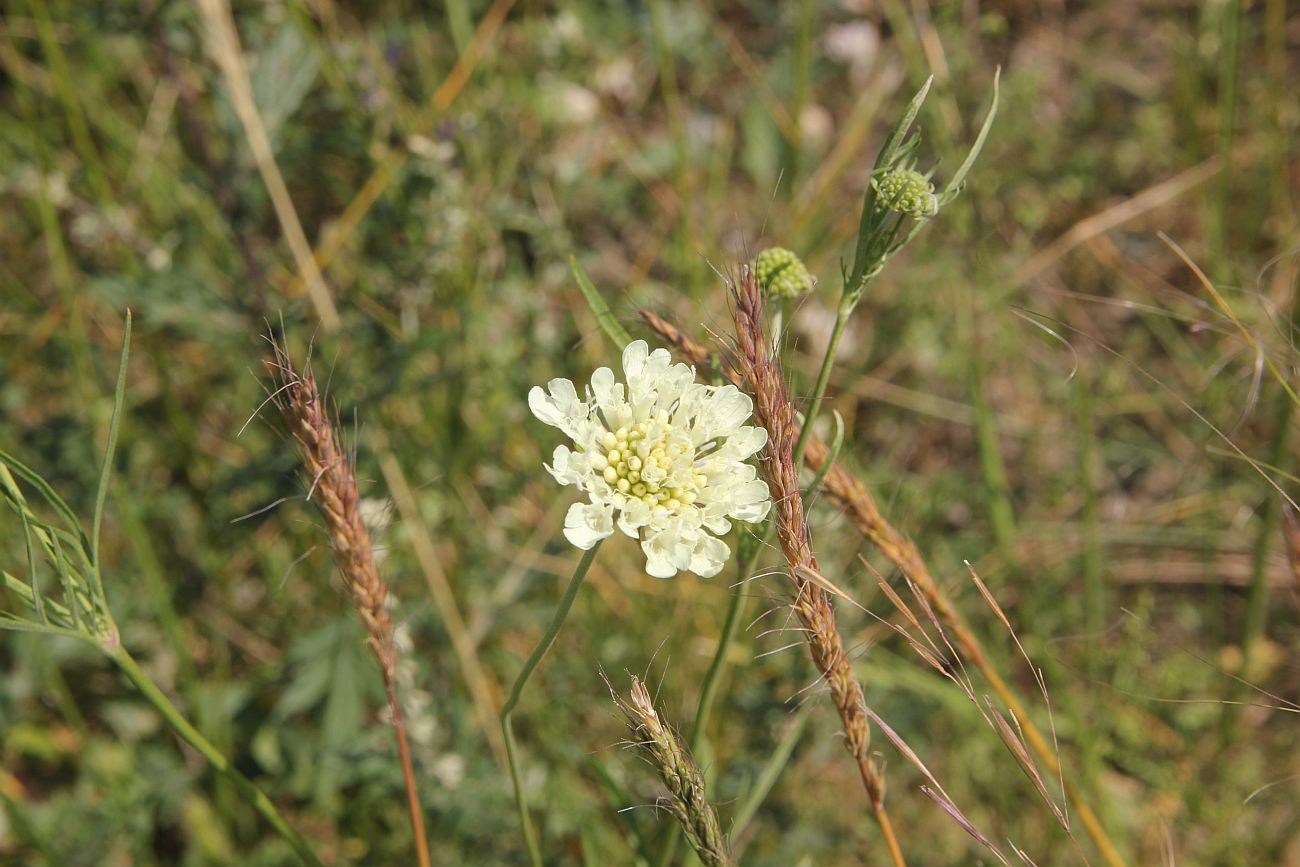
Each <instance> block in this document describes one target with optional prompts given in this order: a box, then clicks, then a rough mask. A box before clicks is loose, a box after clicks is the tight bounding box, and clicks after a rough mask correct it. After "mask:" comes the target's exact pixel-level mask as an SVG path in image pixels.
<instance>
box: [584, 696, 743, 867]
mask: <svg viewBox="0 0 1300 867" xmlns="http://www.w3.org/2000/svg"><path fill="white" fill-rule="evenodd" d="M606 685H609V681H608V680H607V681H606ZM609 686H610V690H609V691H610V695H611V696H612V697H613V698H614V703H615V704H617V705H618V707H619V709H620V710H621V711H623V714H624V715H625V716H626V717H627V726H628V729H629V730H630V731H631V733H632V741H631V742H630V746H633V747H636V748H637V749H639V750H640V751H641V752H642V753H644V754H645V756H646V758H647V759H648V760H649V762H650V764H652V765H654V767H655V770H656V771H658V773H659V778H660V779H661V780H663V782H664V785H666V786H667V787H668V792H669V796H668V798H666V799H663V802H662V805H663V806H665V807H666V808H667V809H668V811H669V812H671V813H672V814H673V816H674V817H675V818H676V819H677V821H678V823H679V824H680V825H681V826H682V831H683V832H684V833H685V835H686V839H687V840H688V841H689V842H690V844H691V846H692V847H693V848H694V849H695V852H696V854H697V855H699V857H700V861H701V862H702V863H703V864H704V865H705V867H731V865H733V864H735V860H734V859H733V858H732V856H731V847H730V846H729V845H728V843H727V837H726V835H725V834H723V833H722V825H721V824H720V823H719V821H718V813H717V811H716V810H715V809H714V808H713V805H712V804H710V803H709V799H708V796H707V793H706V791H705V787H704V774H702V773H701V772H700V768H699V766H698V765H697V764H696V763H695V759H694V758H693V757H692V756H691V754H690V751H689V750H687V748H686V745H685V744H684V743H682V739H681V738H680V737H679V736H678V734H677V732H675V731H673V729H672V728H671V727H669V726H668V725H666V724H665V723H664V721H663V720H662V719H661V718H660V716H659V712H658V711H657V710H656V709H655V705H654V699H652V698H651V697H650V691H649V690H648V689H646V685H645V683H644V682H643V681H642V680H641V679H640V678H639V677H637V676H636V675H633V676H632V687H631V689H629V690H628V694H627V697H626V698H624V697H623V696H621V695H619V694H618V693H617V692H615V691H614V688H613V686H612V685H609Z"/></svg>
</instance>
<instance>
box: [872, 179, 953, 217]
mask: <svg viewBox="0 0 1300 867" xmlns="http://www.w3.org/2000/svg"><path fill="white" fill-rule="evenodd" d="M871 183H872V185H874V186H875V188H876V195H878V196H879V197H880V204H882V205H883V206H884V207H886V208H888V209H889V210H891V211H897V212H898V213H900V214H907V215H909V216H912V217H933V216H934V215H935V214H936V213H938V212H939V199H938V197H936V196H935V194H934V185H933V184H931V183H930V182H929V181H928V180H927V179H926V177H925V175H923V174H921V173H920V172H918V171H916V170H915V169H895V170H894V171H892V172H889V173H888V174H886V175H885V176H884V177H882V178H878V179H876V180H874V181H872V182H871Z"/></svg>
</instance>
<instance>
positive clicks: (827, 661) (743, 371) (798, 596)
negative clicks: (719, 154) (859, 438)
mask: <svg viewBox="0 0 1300 867" xmlns="http://www.w3.org/2000/svg"><path fill="white" fill-rule="evenodd" d="M732 300H733V305H734V315H735V321H736V350H737V353H736V354H737V361H736V370H735V372H736V373H738V374H739V375H740V377H739V378H740V380H741V382H743V384H744V387H745V388H746V389H747V390H748V391H749V392H750V394H751V395H752V396H753V398H754V417H755V418H756V419H757V420H758V423H759V424H761V425H762V426H763V427H764V428H766V429H767V434H768V440H767V446H766V448H765V449H764V457H763V462H762V466H763V472H764V475H765V476H766V478H767V482H768V485H769V487H771V489H772V501H773V504H774V506H775V518H774V521H775V524H776V532H777V538H778V539H779V540H780V543H781V551H782V552H783V553H784V554H785V559H786V563H787V564H788V565H789V567H790V570H789V573H788V574H789V577H790V581H791V583H792V584H793V587H794V599H793V601H792V602H791V606H792V607H793V608H794V611H795V614H796V615H797V616H798V618H799V621H800V623H801V624H802V625H803V628H804V637H805V639H806V641H807V643H808V649H809V651H810V653H811V655H812V659H813V664H814V665H816V666H817V670H818V671H819V672H820V673H821V676H822V678H823V679H824V680H825V681H826V684H827V686H828V687H829V688H830V694H831V700H832V701H833V702H834V704H835V708H836V710H837V711H839V715H840V721H841V723H842V724H843V728H844V736H845V747H846V748H847V749H848V751H849V754H850V755H852V756H853V758H854V761H856V762H857V765H858V772H859V774H860V775H861V777H862V785H863V788H864V789H866V792H867V796H868V797H869V798H870V799H871V806H872V809H873V810H874V811H875V813H876V817H877V819H878V820H879V821H880V826H881V829H882V831H883V832H884V833H885V837H886V841H887V842H888V843H889V844H890V854H891V856H892V857H893V858H894V862H895V863H896V864H901V863H903V859H902V854H901V852H900V851H899V850H898V844H897V841H896V840H895V839H894V836H893V831H892V828H891V826H890V824H889V820H888V817H887V815H886V813H885V811H884V801H885V783H884V778H883V777H882V776H881V774H880V770H879V768H878V767H877V766H876V762H875V760H874V758H873V757H872V755H871V724H870V721H869V720H868V717H867V712H866V701H865V699H864V698H863V695H862V686H861V684H859V683H858V679H857V677H855V676H854V674H853V668H852V666H851V665H850V664H849V658H848V655H847V654H846V653H845V651H844V642H843V640H842V639H841V638H840V633H839V628H838V627H837V625H836V622H835V609H834V608H833V607H832V606H831V602H830V597H829V596H828V595H827V594H826V592H825V591H824V590H822V588H821V587H819V586H818V585H817V584H816V583H814V582H813V581H811V580H809V579H808V578H807V577H805V575H806V574H807V572H808V571H811V572H813V573H820V571H821V570H820V569H819V568H818V565H817V558H816V556H815V555H814V553H813V549H812V537H811V534H810V533H809V530H808V521H807V517H806V514H805V512H804V503H803V497H802V495H801V494H800V491H799V471H798V468H797V467H796V466H795V464H794V447H795V442H796V441H797V440H798V438H799V428H798V425H797V424H796V422H795V414H794V407H793V405H792V404H791V403H790V398H789V395H788V393H787V391H786V385H785V378H784V377H783V376H782V374H781V369H780V367H779V366H778V365H777V363H776V361H775V360H774V359H773V358H772V355H771V352H770V349H769V346H768V341H767V335H766V334H765V332H764V330H763V295H762V290H761V288H760V287H759V285H758V281H757V279H756V278H755V276H754V274H753V272H752V271H751V270H750V269H749V268H742V270H741V273H740V276H739V279H738V280H736V281H735V283H733V285H732Z"/></svg>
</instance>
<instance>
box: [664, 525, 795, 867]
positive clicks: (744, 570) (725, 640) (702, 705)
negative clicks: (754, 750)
mask: <svg viewBox="0 0 1300 867" xmlns="http://www.w3.org/2000/svg"><path fill="white" fill-rule="evenodd" d="M771 527H772V525H771V523H770V522H769V523H768V524H767V527H766V529H765V530H764V532H763V537H762V538H763V541H764V542H766V541H767V537H768V534H769V533H770V531H771ZM742 550H743V549H742ZM752 550H753V555H752V556H749V557H744V558H740V557H738V558H737V560H736V566H737V569H736V571H737V573H738V574H739V575H740V583H739V584H737V585H736V587H735V589H734V590H733V591H732V593H731V601H730V602H729V603H728V604H727V614H726V617H725V618H724V619H723V621H722V633H721V634H720V635H719V636H718V649H717V650H715V651H714V652H713V659H712V660H711V661H710V662H709V668H708V670H707V671H706V672H705V673H704V682H703V683H702V685H701V686H700V700H699V703H698V704H697V705H696V708H695V722H694V723H692V724H691V737H690V740H689V741H688V743H689V745H690V748H691V752H692V753H694V754H695V755H696V756H699V755H700V754H701V753H702V749H701V747H702V746H703V744H704V740H705V734H704V732H705V729H707V728H708V725H709V717H711V716H712V715H713V702H714V699H716V698H717V695H718V690H719V689H720V688H721V686H722V671H723V669H725V668H726V666H727V656H728V654H729V653H730V651H731V644H732V642H733V641H735V639H736V634H737V633H738V632H739V631H740V622H741V619H742V617H743V616H744V613H745V602H746V600H748V598H749V597H748V596H746V595H745V588H746V587H747V586H748V584H749V582H750V579H752V578H753V577H754V572H755V571H756V567H757V564H758V552H759V551H760V550H762V545H755V546H754V547H753V549H752ZM681 839H682V834H681V829H680V828H678V827H676V826H673V827H671V828H669V829H668V836H667V837H666V838H664V842H663V846H662V847H661V848H660V849H659V857H658V858H657V859H656V860H655V863H656V864H657V865H658V867H667V865H668V864H671V863H672V860H673V856H675V855H676V854H677V846H678V844H679V843H681Z"/></svg>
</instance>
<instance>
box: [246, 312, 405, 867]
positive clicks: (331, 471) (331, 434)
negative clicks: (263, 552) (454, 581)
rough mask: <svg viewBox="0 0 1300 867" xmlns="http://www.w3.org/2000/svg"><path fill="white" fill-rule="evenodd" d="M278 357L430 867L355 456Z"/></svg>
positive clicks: (275, 375)
mask: <svg viewBox="0 0 1300 867" xmlns="http://www.w3.org/2000/svg"><path fill="white" fill-rule="evenodd" d="M270 342H271V347H272V351H273V357H272V358H271V359H269V360H267V361H266V366H267V368H268V370H269V371H270V373H271V378H272V382H273V385H274V391H273V392H272V396H273V398H274V400H275V404H276V406H278V407H279V408H280V412H281V413H282V414H283V415H284V419H285V422H286V423H287V424H288V426H289V435H290V436H292V437H293V439H294V441H295V442H296V443H297V446H298V452H299V454H300V456H301V457H302V462H303V466H304V468H305V469H306V471H307V478H308V479H309V480H310V487H309V489H308V493H307V498H308V499H314V500H315V501H316V505H317V507H318V508H319V509H320V512H321V515H322V516H323V517H324V518H325V527H326V530H327V532H328V533H329V538H330V545H331V546H332V547H333V549H334V559H335V562H337V563H338V567H339V572H340V573H341V574H342V576H343V583H344V584H346V585H347V588H348V593H349V594H350V595H351V597H352V605H353V607H354V608H356V610H357V616H358V617H360V618H361V623H362V625H363V626H364V627H365V630H366V643H367V644H369V646H370V649H371V650H372V651H373V652H374V654H375V658H376V659H377V660H378V661H379V668H380V671H381V672H382V673H383V677H384V689H385V691H386V692H387V693H388V704H389V707H390V710H391V713H392V717H393V731H394V732H395V734H396V737H397V752H398V756H399V758H400V760H401V764H402V774H403V776H404V777H405V779H406V798H407V804H408V806H409V809H410V814H411V830H412V831H413V832H414V834H415V844H416V855H417V857H418V860H419V864H420V867H429V846H428V842H427V841H426V839H425V833H424V813H423V811H422V810H421V809H420V798H419V792H418V789H417V788H416V785H415V769H414V766H413V764H412V762H411V751H410V747H409V745H408V744H407V740H406V724H405V722H404V721H403V718H402V711H401V705H400V703H399V702H398V700H397V692H396V686H395V684H396V679H397V647H396V645H395V644H394V643H393V618H392V614H391V613H390V612H389V610H388V585H387V584H385V583H384V579H383V578H382V577H380V575H379V568H378V567H377V566H376V565H375V556H374V543H373V542H372V541H371V539H370V532H369V531H368V530H367V529H366V525H365V522H364V521H363V520H362V519H361V495H360V493H359V492H358V490H357V479H356V475H355V473H354V472H353V468H352V456H351V455H350V454H348V453H347V452H346V451H344V449H343V446H342V443H341V442H340V441H339V437H338V433H337V431H336V429H335V427H334V424H333V422H332V421H331V420H330V416H329V413H328V412H327V411H326V409H325V403H324V400H323V399H322V397H321V393H320V388H319V387H318V386H317V384H316V377H315V375H313V373H312V369H311V364H310V363H308V364H307V365H306V366H305V367H304V368H303V370H302V372H301V373H299V372H298V370H297V369H296V368H295V367H294V365H293V362H292V360H291V359H290V358H289V355H288V353H287V351H286V350H285V348H284V346H283V345H281V344H280V343H279V342H278V341H277V340H276V339H275V338H274V337H272V338H271V340H270Z"/></svg>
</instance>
